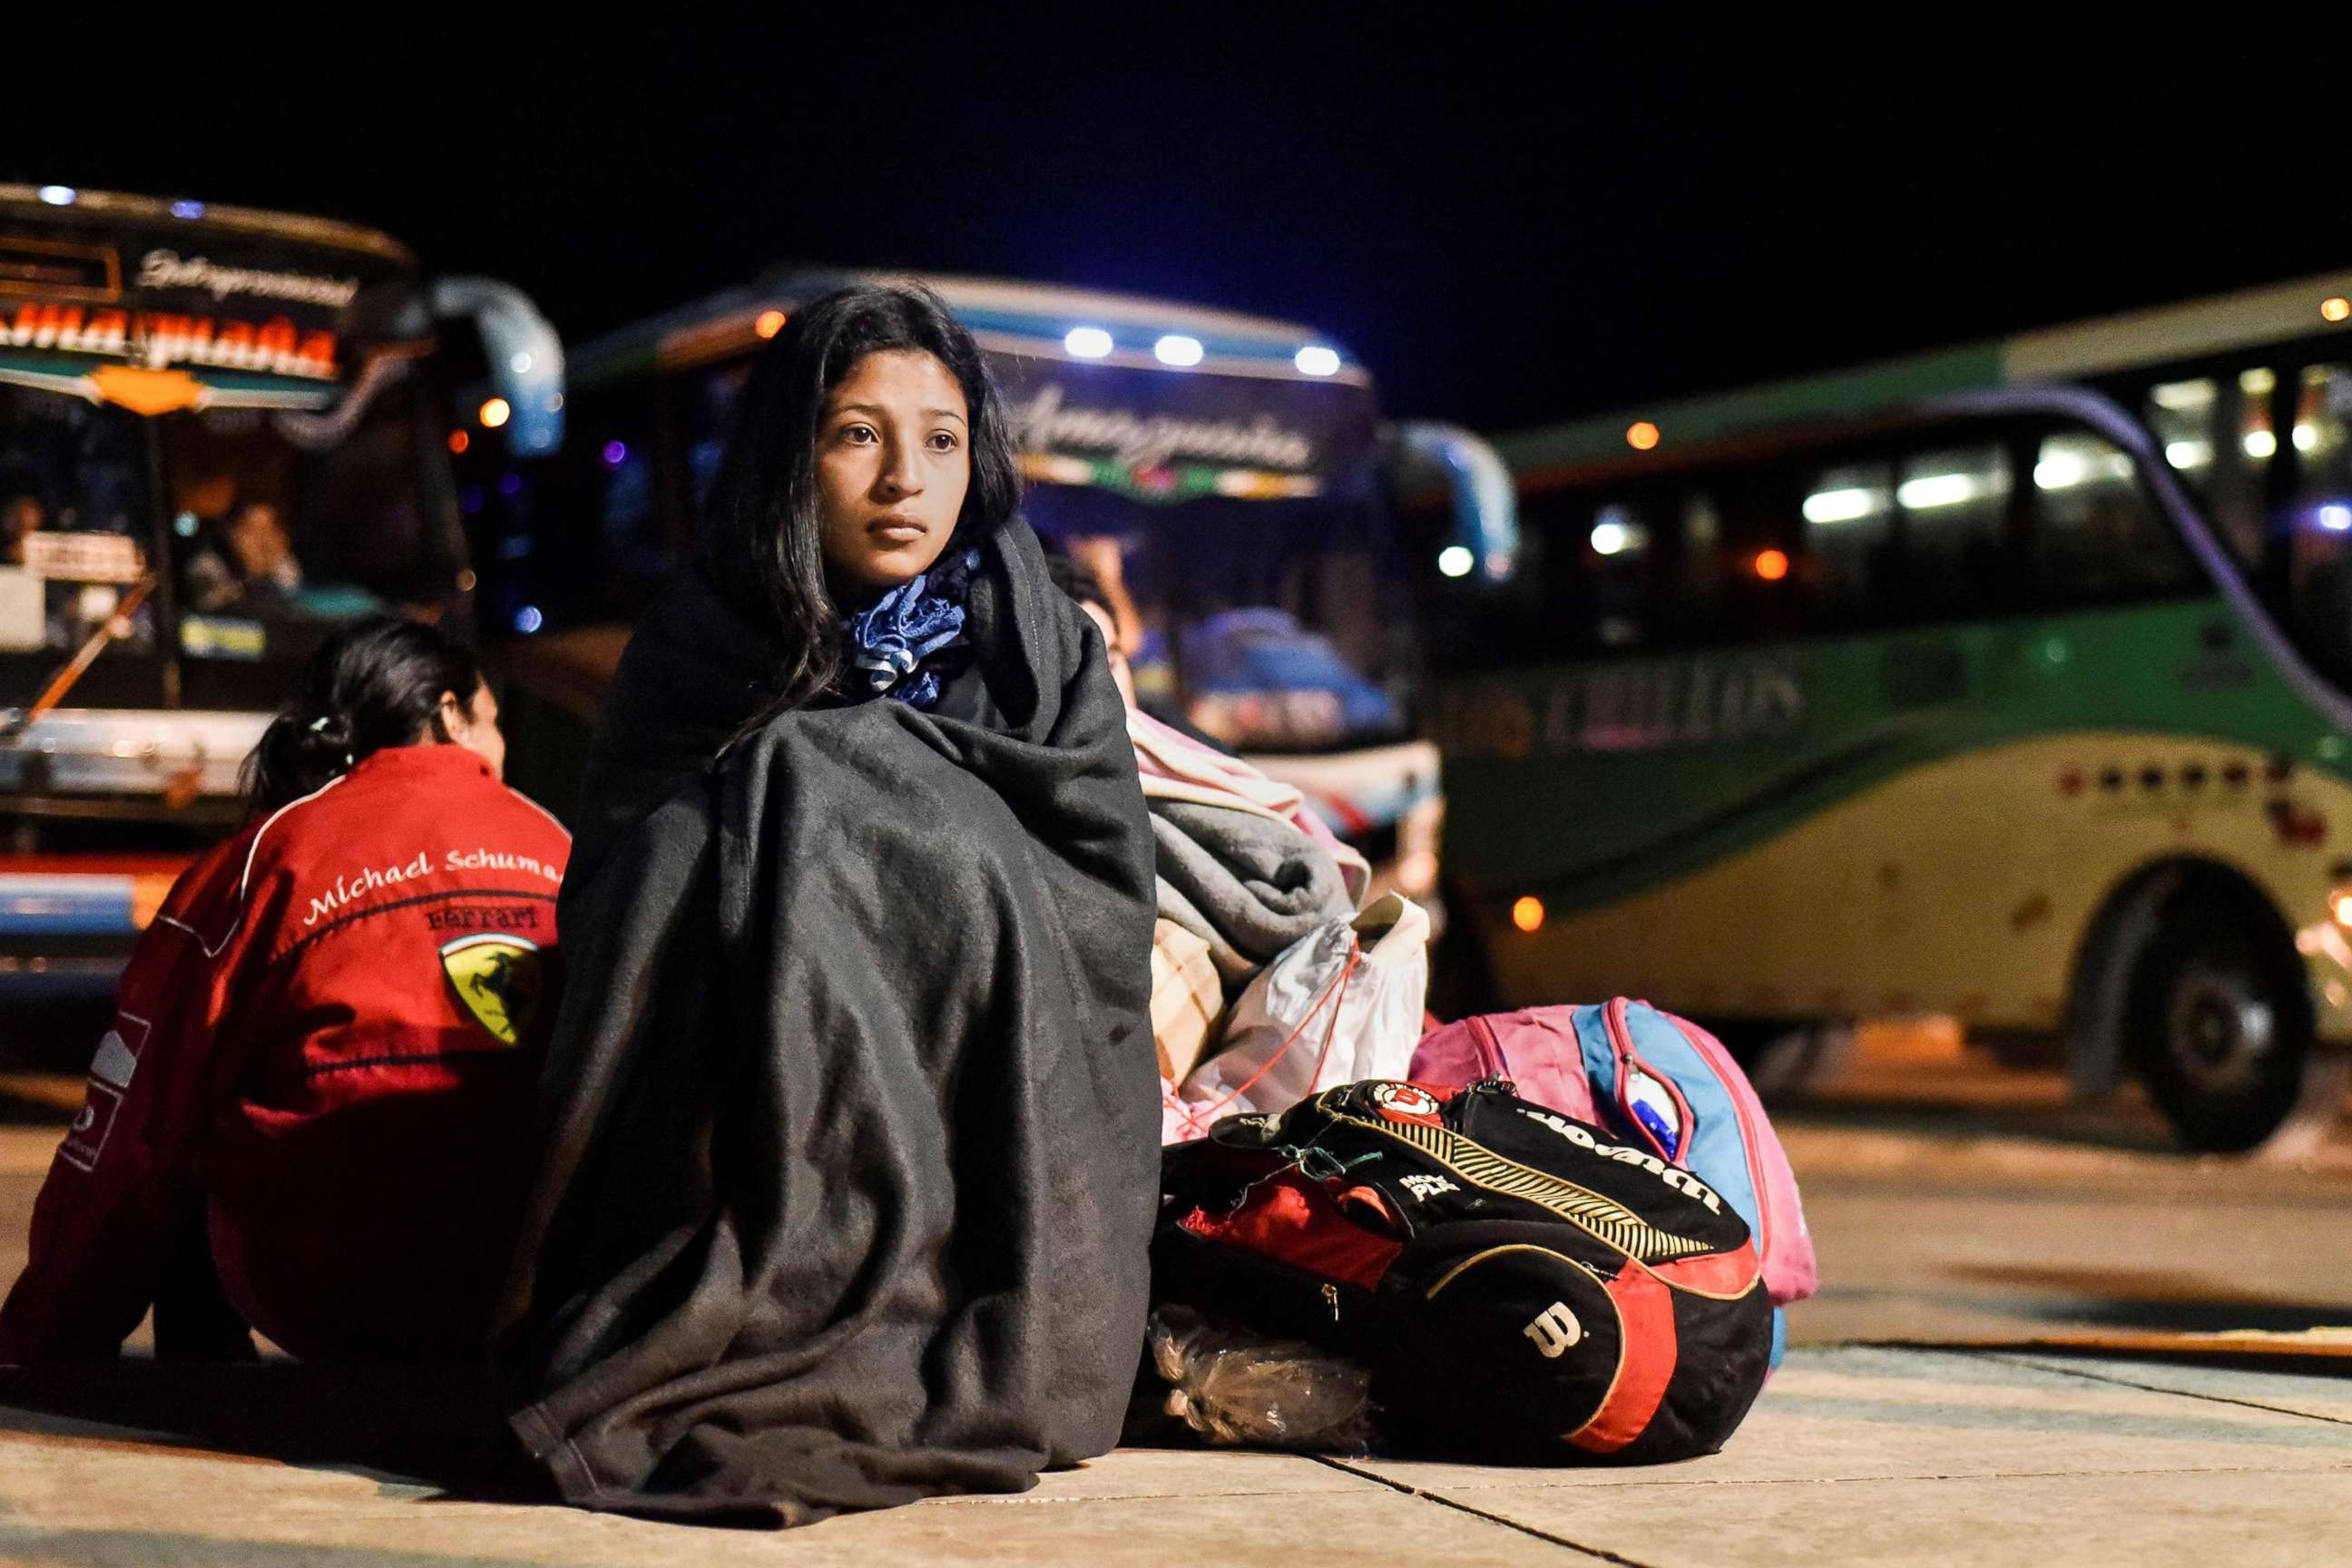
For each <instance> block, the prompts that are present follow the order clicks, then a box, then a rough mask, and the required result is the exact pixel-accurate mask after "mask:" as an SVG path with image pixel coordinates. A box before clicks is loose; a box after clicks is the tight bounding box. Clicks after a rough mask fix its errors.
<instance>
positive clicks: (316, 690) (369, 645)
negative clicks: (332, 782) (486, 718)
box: [242, 616, 482, 815]
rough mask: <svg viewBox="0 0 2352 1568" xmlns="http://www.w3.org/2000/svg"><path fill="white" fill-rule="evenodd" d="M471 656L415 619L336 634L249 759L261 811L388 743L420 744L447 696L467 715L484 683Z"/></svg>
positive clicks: (248, 777) (250, 782)
mask: <svg viewBox="0 0 2352 1568" xmlns="http://www.w3.org/2000/svg"><path fill="white" fill-rule="evenodd" d="M481 685H482V668H481V666H480V664H478V662H477V661H476V660H475V658H474V656H473V655H472V654H471V653H469V652H467V650H466V649H465V648H463V647H459V646H458V645H457V643H455V642H453V641H452V640H450V638H449V637H447V636H446V634H445V633H442V632H440V631H436V629H434V628H433V627H431V626H425V624H423V623H422V622H419V621H409V620H402V619H399V618H398V617H395V616H378V617H376V618H374V619H372V620H365V621H362V622H360V623H358V624H357V625H356V626H350V627H348V628H346V629H345V630H343V631H341V632H338V633H336V634H335V635H334V636H333V637H330V638H328V639H327V641H326V642H324V643H323V644H321V645H320V648H319V651H318V652H317V653H315V654H313V655H312V656H311V657H310V663H308V664H306V665H304V666H303V667H302V675H301V679H300V680H299V683H298V684H297V686H296V687H295V691H294V698H293V700H292V701H290V702H289V703H288V704H287V706H286V707H285V709H284V710H281V711H280V712H279V713H278V717H277V718H275V719H272V720H271V721H269V728H268V730H266V731H262V736H261V742H260V744H258V745H257V746H255V747H254V748H253V754H252V755H251V756H249V757H247V758H246V759H245V773H244V777H243V780H242V783H243V784H244V788H245V794H246V800H247V804H248V805H249V806H250V807H251V809H252V810H253V812H254V813H255V814H256V815H259V814H261V813H263V812H268V811H275V810H276V809H278V807H279V806H281V805H285V804H286V803H287V802H288V801H289V800H299V799H300V798H301V797H302V796H304V795H309V794H310V792H311V791H313V790H316V789H318V788H320V786H322V785H324V784H326V782H327V781H328V780H329V779H331V778H333V777H334V776H335V775H336V774H338V773H344V772H347V771H349V770H350V769H351V768H352V767H353V766H355V765H356V764H357V763H359V762H360V761H361V760H362V759H363V758H365V757H367V756H368V755H369V754H371V753H372V752H379V751H382V750H383V748H384V747H386V746H407V745H414V744H415V742H416V739H417V737H418V736H419V735H422V734H425V733H427V732H430V733H431V734H433V735H435V736H436V737H438V738H439V739H441V740H443V741H446V740H448V739H449V737H448V735H447V734H446V732H445V731H443V729H442V727H441V694H442V693H443V692H445V691H448V692H454V693H456V695H457V705H458V706H459V707H460V708H462V709H464V710H465V711H466V713H467V717H469V718H470V717H471V716H472V714H473V711H474V693H475V692H476V691H478V690H479V689H481Z"/></svg>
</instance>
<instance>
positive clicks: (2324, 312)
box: [44, 193, 2352, 321]
mask: <svg viewBox="0 0 2352 1568" xmlns="http://www.w3.org/2000/svg"><path fill="white" fill-rule="evenodd" d="M46 195H47V193H44V196H45V198H46ZM2319 313H2320V315H2321V316H2322V317H2323V318H2325V319H2326V320H2327V321H2352V300H2347V299H2346V298H2345V297H2344V296H2343V295H2341V294H2331V295H2329V296H2328V297H2327V298H2326V299H2325V300H2321V301H2320V302H2319Z"/></svg>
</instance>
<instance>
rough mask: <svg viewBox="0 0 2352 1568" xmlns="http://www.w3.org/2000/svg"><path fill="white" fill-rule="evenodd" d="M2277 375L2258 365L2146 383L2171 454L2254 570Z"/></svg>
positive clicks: (2151, 413) (2151, 412) (2152, 418)
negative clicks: (2213, 373) (2236, 370)
mask: <svg viewBox="0 0 2352 1568" xmlns="http://www.w3.org/2000/svg"><path fill="white" fill-rule="evenodd" d="M2277 380H2278V378H2277V376H2276V375H2275V374H2273V372H2271V371H2270V370H2268V369H2267V368H2264V367H2263V366H2259V365H2257V366H2253V367H2252V368H2250V369H2246V370H2242V371H2239V372H2237V373H2236V374H2227V375H2222V376H2219V377H2215V376H2198V377H2194V378H2191V379H2189V380H2185V381H2168V382H2159V383H2158V384H2155V385H2153V386H2150V387H2149V388H2148V389H2147V397H2146V399H2145V401H2144V404H2143V406H2142V410H2141V412H2142V413H2143V415H2144V416H2146V418H2147V426H2148V429H2149V430H2150V431H2151V432H2152V433H2153V434H2154V435H2155V436H2156V438H2157V441H2158V444H2159V445H2161V446H2162V447H2163V448H2164V456H2165V460H2166V461H2167V462H2168V463H2170V464H2171V465H2172V467H2173V468H2174V470H2175V471H2176V472H2178V473H2179V475H2180V477H2181V479H2183V480H2185V481H2186V482H2187V483H2188V485H2189V490H2190V492H2191V493H2192V494H2195V495H2197V496H2199V497H2200V498H2201V499H2202V500H2204V501H2205V502H2206V503H2207V507H2208V513H2209V516H2210V518H2211V520H2212V521H2213V524H2214V527H2215V531H2217V532H2218V533H2219V534H2220V535H2221V541H2222V542H2223V543H2224V544H2225V545H2227V546H2228V548H2229V550H2230V552H2231V554H2232V555H2234V556H2235V557H2236V558H2237V560H2238V562H2239V563H2240V564H2241V565H2243V566H2245V567H2247V568H2248V569H2250V570H2251V569H2253V568H2255V567H2258V566H2259V565H2260V564H2261V563H2262V558H2263V534H2264V528H2263V476H2264V475H2265V474H2267V473H2268V472H2269V469H2270V463H2271V458H2272V455H2273V453H2274V452H2276V451H2277V450H2278V440H2277V437H2275V436H2274V435H2273V433H2272V431H2271V408H2270V404H2271V391H2272V389H2273V387H2274V386H2275V385H2276V384H2277Z"/></svg>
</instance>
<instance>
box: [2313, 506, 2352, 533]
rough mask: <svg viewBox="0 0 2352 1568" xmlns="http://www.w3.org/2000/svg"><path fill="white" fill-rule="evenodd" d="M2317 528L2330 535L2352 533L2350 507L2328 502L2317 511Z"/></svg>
mask: <svg viewBox="0 0 2352 1568" xmlns="http://www.w3.org/2000/svg"><path fill="white" fill-rule="evenodd" d="M2319 526H2320V527H2322V528H2324V529H2326V530H2327V531H2328V532H2330V533H2352V506H2346V505H2345V504H2344V503H2343V502H2341V501H2330V502H2329V503H2328V504H2327V505H2326V506H2324V507H2321V508H2320V509H2319Z"/></svg>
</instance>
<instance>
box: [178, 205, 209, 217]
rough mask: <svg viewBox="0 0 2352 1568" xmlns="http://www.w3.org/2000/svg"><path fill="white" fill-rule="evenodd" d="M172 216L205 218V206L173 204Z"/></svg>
mask: <svg viewBox="0 0 2352 1568" xmlns="http://www.w3.org/2000/svg"><path fill="white" fill-rule="evenodd" d="M172 216H173V217H184V218H200V217H202V216H205V204H204V203H202V202H173V204H172Z"/></svg>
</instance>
